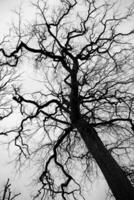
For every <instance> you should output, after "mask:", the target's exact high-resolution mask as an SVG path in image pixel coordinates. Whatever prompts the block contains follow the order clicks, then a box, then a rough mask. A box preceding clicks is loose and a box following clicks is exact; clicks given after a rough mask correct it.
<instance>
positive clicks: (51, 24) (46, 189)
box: [0, 0, 134, 200]
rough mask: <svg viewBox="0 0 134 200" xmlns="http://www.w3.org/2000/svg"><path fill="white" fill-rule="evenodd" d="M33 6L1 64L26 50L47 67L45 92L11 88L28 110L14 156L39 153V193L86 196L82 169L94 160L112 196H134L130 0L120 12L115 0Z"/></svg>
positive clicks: (90, 166) (10, 63) (65, 0)
mask: <svg viewBox="0 0 134 200" xmlns="http://www.w3.org/2000/svg"><path fill="white" fill-rule="evenodd" d="M34 6H35V7H36V8H37V15H36V20H35V21H34V23H33V24H32V25H31V26H29V27H28V30H25V31H24V32H25V34H24V35H23V34H20V29H17V28H16V33H17V35H18V36H19V37H18V42H17V45H16V46H15V47H14V49H13V50H12V51H11V50H4V48H3V47H1V49H0V51H1V55H2V61H1V62H2V63H3V65H8V66H11V67H15V66H17V64H18V63H19V61H20V59H21V58H22V57H23V55H25V54H26V53H27V54H28V55H30V56H31V55H33V56H34V57H33V58H32V59H34V62H35V67H37V68H38V69H42V71H43V73H44V91H40V90H39V91H37V92H35V93H32V94H24V93H22V92H21V88H19V87H14V97H13V100H14V101H16V102H17V104H18V106H19V109H20V113H21V114H22V117H23V118H22V121H21V123H20V126H19V127H17V128H16V129H15V130H14V131H16V133H17V135H16V136H15V138H14V141H15V145H16V146H17V147H18V148H19V150H20V151H19V154H18V158H17V159H18V160H19V161H20V162H21V161H22V160H23V159H28V158H29V157H30V156H31V157H32V156H35V155H37V157H38V159H39V162H40V166H42V167H41V168H40V170H42V172H41V171H40V173H41V175H40V178H39V180H40V182H41V183H42V187H41V189H40V190H39V193H38V194H37V196H36V197H38V198H39V196H41V199H46V198H47V199H54V198H55V199H56V198H57V199H60V198H62V199H64V200H65V199H82V198H83V199H84V198H86V197H85V196H84V194H83V190H82V185H81V181H80V180H81V179H80V176H81V175H80V174H78V171H77V168H79V166H81V168H82V170H83V173H84V174H86V175H87V176H88V172H89V171H90V170H91V171H92V172H94V170H95V169H96V167H95V163H97V165H98V166H99V168H100V169H101V171H102V173H103V175H104V177H105V179H106V181H107V183H108V185H109V187H110V189H111V191H112V193H113V195H114V197H115V199H117V200H126V199H128V200H132V199H133V198H134V189H133V186H132V184H133V173H132V172H133V143H134V137H133V136H134V134H133V131H134V128H133V127H134V124H133V115H134V112H133V102H134V92H133V82H134V76H133V49H134V47H133V36H134V30H133V29H132V30H130V28H128V29H126V30H124V29H123V28H122V27H123V26H124V24H125V23H126V22H127V23H128V22H129V19H131V17H133V14H134V9H133V5H131V6H130V7H129V8H127V9H126V10H124V11H123V12H122V10H121V11H120V9H121V7H120V4H118V2H116V3H109V2H108V1H96V0H81V1H76V0H74V1H71V0H60V1H58V3H57V4H56V5H55V7H54V8H52V7H51V6H52V5H51V6H50V7H47V3H46V2H45V1H44V0H38V2H37V3H36V4H34ZM27 67H28V66H27ZM5 134H6V131H5ZM33 141H34V145H33ZM76 163H77V164H76ZM78 163H79V164H78ZM89 177H90V174H89Z"/></svg>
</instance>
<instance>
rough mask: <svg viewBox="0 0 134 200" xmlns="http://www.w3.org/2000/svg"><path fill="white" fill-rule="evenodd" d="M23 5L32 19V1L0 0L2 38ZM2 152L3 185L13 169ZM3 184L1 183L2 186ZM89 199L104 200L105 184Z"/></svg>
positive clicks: (126, 1) (126, 0)
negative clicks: (8, 165) (16, 10)
mask: <svg viewBox="0 0 134 200" xmlns="http://www.w3.org/2000/svg"><path fill="white" fill-rule="evenodd" d="M55 1H56V0H55ZM130 1H131V2H132V1H133V0H121V2H122V5H124V7H125V6H126V4H128V3H130ZM21 4H22V8H23V15H24V16H25V17H26V18H27V19H30V18H31V17H32V8H31V6H30V0H0V37H2V35H3V34H6V32H7V30H8V28H9V24H10V23H11V21H13V20H14V19H15V15H14V12H13V10H14V9H17V7H18V6H19V5H21ZM0 151H1V152H0V156H1V159H0V165H1V166H2V167H1V170H0V177H2V176H3V179H2V178H1V180H2V183H4V181H6V178H8V176H9V175H10V171H13V169H11V168H9V167H7V166H6V162H7V160H6V158H7V152H6V150H3V147H0ZM12 177H13V176H12ZM22 180H23V181H22V182H23V183H22V182H21V183H19V184H18V188H17V189H18V191H19V189H20V188H21V185H24V182H25V180H26V177H25V176H23V179H22ZM2 183H0V186H1V184H2ZM101 183H102V182H101ZM98 188H100V189H98ZM22 190H23V192H24V190H25V189H24V186H22ZM95 196H96V198H95ZM89 199H91V200H104V183H102V184H99V186H98V185H97V192H94V197H93V196H91V197H90V198H89Z"/></svg>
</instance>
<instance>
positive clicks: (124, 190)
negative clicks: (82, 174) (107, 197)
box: [76, 119, 134, 200]
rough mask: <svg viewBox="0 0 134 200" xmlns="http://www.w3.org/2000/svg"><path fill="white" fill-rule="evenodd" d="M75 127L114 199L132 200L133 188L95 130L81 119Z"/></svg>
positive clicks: (133, 198) (133, 199)
mask: <svg viewBox="0 0 134 200" xmlns="http://www.w3.org/2000/svg"><path fill="white" fill-rule="evenodd" d="M76 128H77V129H78V131H79V133H80V134H81V137H82V138H83V140H84V142H85V144H86V146H87V148H88V150H89V151H90V153H91V154H92V155H93V157H94V159H95V160H96V162H97V164H98V165H99V167H100V169H101V171H102V173H103V175H104V177H105V179H106V181H107V183H108V185H109V187H110V188H111V190H112V193H113V195H114V196H115V198H116V200H134V188H133V187H132V185H131V183H130V181H129V180H128V178H127V177H126V175H125V173H124V172H123V170H122V169H121V168H120V166H119V165H118V164H117V162H116V161H115V160H114V158H113V157H112V156H111V154H110V153H109V151H108V150H107V149H106V148H105V146H104V145H103V143H102V141H101V140H100V138H99V137H98V135H97V132H96V130H95V129H94V128H93V127H91V126H90V125H89V124H88V122H86V121H85V120H82V119H80V120H79V121H78V123H77V124H76Z"/></svg>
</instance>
